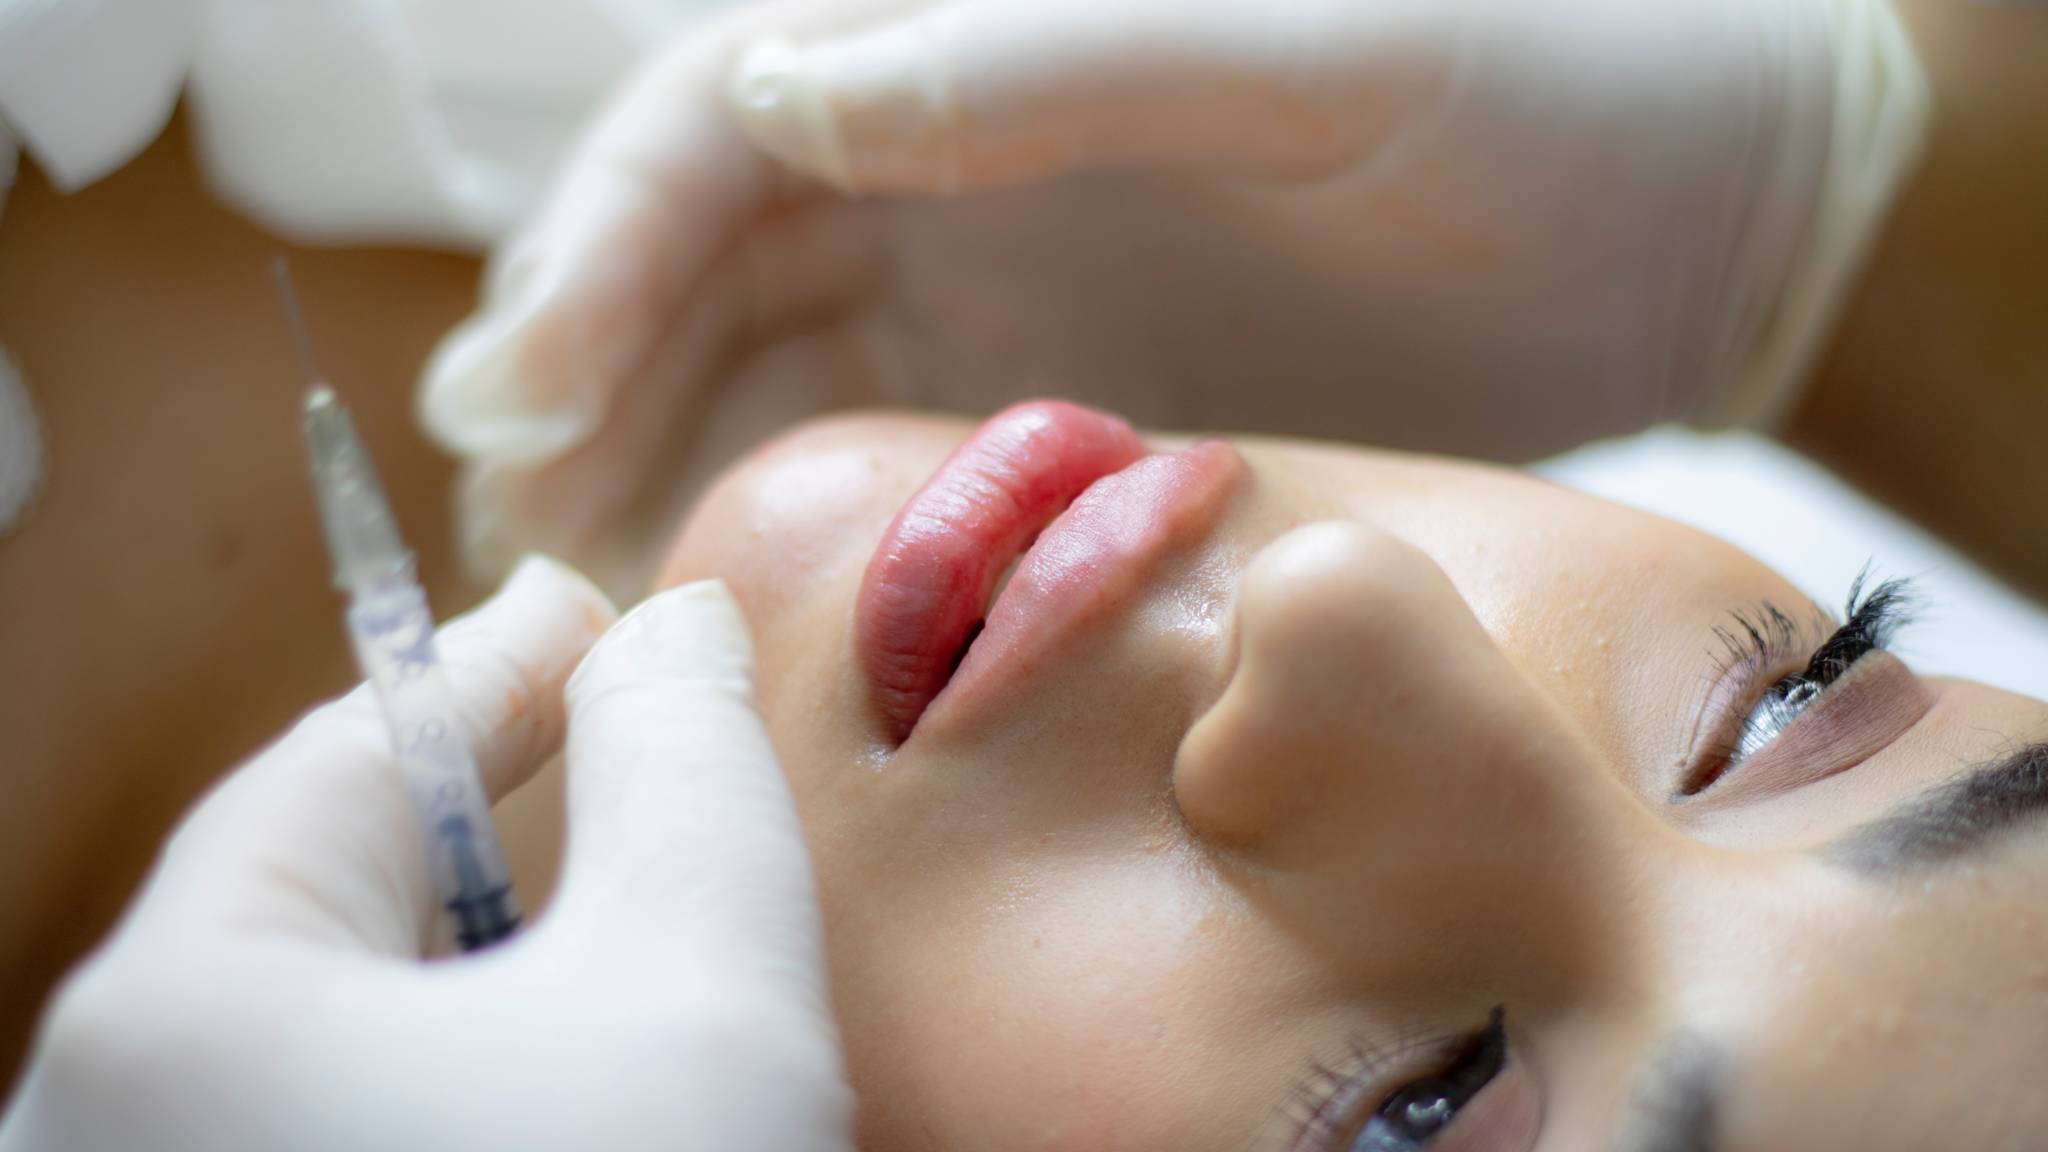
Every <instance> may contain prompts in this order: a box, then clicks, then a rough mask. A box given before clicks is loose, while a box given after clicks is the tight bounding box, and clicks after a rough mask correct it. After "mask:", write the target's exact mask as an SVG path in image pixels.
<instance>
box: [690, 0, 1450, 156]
mask: <svg viewBox="0 0 2048 1152" xmlns="http://www.w3.org/2000/svg"><path fill="white" fill-rule="evenodd" d="M1447 7H1448V6H1445V5H1441V4H1434V3H1427V2H1421V0H1389V2H1385V3H1373V4H1355V3H1352V4H1346V3H1319V4H1272V3H1266V2H1263V0H1194V2H1190V0H1138V2H1137V3H1129V4H1119V5H1114V6H1111V7H1107V8H1106V7H1105V6H1103V5H1102V4H1100V3H1095V2H1093V0H1049V2H1045V3H1034V4H1017V3H1013V2H1011V0H956V2H952V3H937V4H929V5H926V6H924V7H921V8H919V9H916V10H915V11H913V12H911V13H909V14H908V15H906V16H905V17H903V18H901V19H899V20H896V21H894V22H891V23H888V24H884V25H880V26H875V27H870V28H866V29H863V30H861V31H858V32H855V33H853V34H850V35H845V36H841V37H836V38H830V39H812V40H809V41H805V40H802V39H799V38H796V37H775V38H770V39H765V40H762V41H759V42H757V43H755V44H753V45H752V46H751V47H749V49H748V50H747V52H746V53H745V54H744V55H742V56H741V57H740V59H739V61H738V63H737V64H736V65H735V67H734V71H733V75H732V78H731V81H730V84H729V91H728V99H729V100H730V102H731V103H732V106H733V108H734V112H735V114H736V115H737V116H738V117H739V119H740V121H741V122H742V123H743V124H745V125H746V127H747V131H748V132H749V134H751V135H752V136H753V138H754V140H755V142H756V143H758V144H759V145H760V146H761V147H762V148H763V149H764V150H765V151H767V152H769V153H771V154H773V155H775V156H776V157H778V158H779V159H781V160H782V161H783V162H784V163H786V164H788V165H789V166H790V167H792V168H794V169H796V170H797V171H799V172H803V173H806V174H808V175H811V176H813V177H816V178H818V179H821V180H824V181H826V182H828V183H830V184H832V185H834V186H835V187H838V188H840V189H843V190H848V191H860V192H907V193H935V194H944V193H951V192H959V191H965V190H969V189H977V188H986V187H992V186H999V185H1006V184H1014V183H1019V182H1023V181H1027V180H1031V179H1036V178H1040V177H1045V176H1049V175H1053V174H1056V173H1059V172H1063V171H1067V170H1071V169H1075V168H1083V167H1092V166H1114V165H1136V164H1146V163H1159V162H1175V161H1184V162H1199V163H1210V164H1216V165H1219V166H1224V167H1230V168H1233V169H1236V170H1240V171H1246V172H1252V173H1257V174H1262V175H1270V176H1281V177H1306V176H1313V175H1320V174H1324V173H1327V172H1329V171H1332V170H1335V169H1336V168H1337V167H1339V166H1340V165H1342V164H1344V163H1346V162H1348V161H1350V160H1353V159H1356V158H1357V157H1358V156H1360V155H1361V154H1362V153H1363V152H1364V151H1365V150H1366V149H1368V148H1370V147H1372V146H1373V145H1374V144H1375V143H1377V142H1379V141H1382V140H1384V139H1385V138H1386V136H1387V135H1388V133H1389V132H1390V131H1392V130H1393V128H1394V127H1395V126H1397V125H1401V124H1405V123H1410V122H1413V121H1414V120H1415V119H1417V118H1418V115H1417V111H1416V105H1417V104H1418V103H1420V102H1426V101H1429V100H1433V99H1437V98H1439V97H1440V96H1441V95H1442V92H1443V90H1444V88H1445V86H1446V85H1447V84H1448V83H1449V77H1450V72H1451V71H1452V68H1451V64H1450V61H1451V59H1452V58H1453V55H1454V53H1453V52H1452V51H1450V48H1451V45H1452V38H1453V36H1454V33H1453V31H1452V30H1453V29H1454V27H1455V24H1456V21H1455V19H1454V18H1451V17H1448V16H1447V15H1446V11H1447Z"/></svg>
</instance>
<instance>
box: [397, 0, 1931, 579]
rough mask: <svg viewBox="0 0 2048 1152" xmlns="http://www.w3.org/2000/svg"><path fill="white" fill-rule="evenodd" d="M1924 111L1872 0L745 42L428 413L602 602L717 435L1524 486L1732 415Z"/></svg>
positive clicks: (961, 16)
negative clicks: (859, 432)
mask: <svg viewBox="0 0 2048 1152" xmlns="http://www.w3.org/2000/svg"><path fill="white" fill-rule="evenodd" d="M1917 80H1918V72H1917V69H1916V67H1915V65H1914V63H1913V60H1912V54H1911V50H1910V46H1909V45H1908V44H1907V42H1906V41H1905V39H1904V35H1903V32H1902V31H1901V30H1900V27H1899V25H1898V24H1897V22H1896V20H1895V18H1894V17H1893V15H1892V14H1891V12H1890V10H1889V9H1888V8H1887V7H1885V5H1884V3H1883V0H1769V2H1760V0H1741V2H1736V3H1729V2H1727V0H1672V2H1669V3H1661V4H1655V5H1643V4H1639V3H1633V2H1631V0H1558V2H1554V3H1542V4H1538V3H1530V2H1527V0H1391V2H1376V3H1370V4H1365V3H1348V2H1343V0H1307V2H1290V3H1274V2H1272V0H1118V2H1117V3H1112V4H1108V5H1105V4H1103V3H1101V2H1099V0H1043V2H1038V3H1030V4H1019V3H1014V2H1011V0H931V2H925V3H906V2H903V0H897V2H895V3H887V2H882V3H877V2H874V0H869V2H868V3H864V4H863V3H857V2H854V0H812V2H810V3H803V2H795V3H784V4H781V5H777V6H773V7H769V8H765V9H750V10H747V11H745V12H742V13H740V14H738V15H737V16H735V17H734V18H732V19H730V20H727V21H726V22H724V23H722V24H720V25H718V26H716V27H713V28H711V29H710V30H708V31H705V32H702V33H699V34H697V35H694V36H691V37H688V38H686V39H685V40H683V41H681V42H679V43H677V44H675V45H673V46H671V47H670V48H669V49H668V50H667V51H666V52H665V53H663V54H662V55H661V56H660V57H659V58H658V59H656V60H655V61H654V62H653V63H651V64H650V65H648V66H647V68H646V70H645V71H644V72H643V73H642V74H641V75H639V76H638V77H637V78H636V79H635V80H634V81H633V82H632V83H631V84H630V85H629V86H628V87H627V88H626V89H625V90H624V91H623V92H622V93H621V94H620V95H619V96H618V97H617V99H616V100H615V102H614V103H613V105H612V106H611V108H610V111H609V113H608V114H607V115H606V116H605V118H604V120H603V122H602V123H601V124H600V125H599V126H598V128H597V129H596V131H595V132H594V133H593V134H592V135H591V137H590V139H589V141H588V142H587V144H586V146H585V147H584V148H583V149H582V151H581V153H580V155H579V156H578V157H577V159H576V160H575V161H574V162H573V164H572V165H571V167H570V169H569V171H568V172H567V174H566V177H565V179H564V180H563V182H562V184H561V186H560V189H559V191H558V194H557V196H556V197H555V200H554V203H553V205H552V207H551V209H550V210H549V211H547V212H546V213H545V214H544V215H543V216H542V217H541V218H540V219H539V220H538V221H537V222H536V223H535V224H534V225H533V226H532V227H531V228H530V229H529V230H528V231H527V232H526V233H525V234H524V235H522V236H520V237H519V238H517V239H515V240H514V241H512V242H511V243H510V244H509V245H508V246H507V248H506V249H505V250H504V251H502V252H501V253H500V254H499V256H498V259H497V261H496V266H495V268H494V269H493V272H492V275H491V276H490V278H489V283H488V286H487V290H486V292H485V295H484V302H483V306H482V308H481V310H480V311H479V312H478V313H477V315H476V316H474V317H472V318H471V319H470V320H469V321H468V322H467V323H466V324H465V325H464V326H463V327H462V328H461V329H460V330H458V331H457V332H456V333H455V334H453V335H452V336H451V337H450V338H449V339H448V340H447V342H446V343H445V344H444V345H443V347H442V348H441V350H440V352H439V354H438V356H437V358H436V360H435V362H434V363H433V364H432V365H431V367H430V370H429V372H428V374H427V380H426V384H425V388H424V392H423V398H422V410H423V415H424V417H425V420H426V423H427V425H428V427H429V428H430V429H432V430H433V432H434V433H435V434H436V435H437V436H438V437H439V438H440V439H441V440H442V441H443V442H444V443H446V444H448V445H450V446H451V447H453V448H454V449H455V450H457V451H458V452H460V453H462V454H463V455H464V456H465V457H466V458H467V460H468V463H469V465H470V475H469V480H468V483H467V486H466V490H465V496H464V508H465V529H466V531H467V532H468V534H469V535H468V544H469V547H470V551H471V554H472V555H473V556H475V557H477V558H479V559H481V560H483V561H485V562H486V563H488V562H489V561H490V560H491V558H492V557H493V556H496V555H504V554H508V553H510V552H512V551H514V550H517V549H520V548H524V547H530V546H536V545H538V546H544V547H546V548H549V549H550V550H557V551H561V552H564V553H566V554H569V555H573V556H576V557H578V558H579V559H583V560H585V561H586V562H588V563H591V564H594V565H596V566H597V567H598V569H599V570H600V571H601V572H604V573H606V574H608V575H612V574H616V575H617V577H618V578H620V579H623V580H627V581H631V580H634V579H640V578H642V575H643V574H644V573H645V572H646V571H647V569H648V566H649V560H650V553H649V551H648V549H649V548H650V547H651V546H652V545H654V544H655V543H658V542H659V540H660V539H661V538H662V537H663V536H664V535H665V533H666V530H667V529H668V528H669V527H670V525H671V524H672V522H673V520H674V518H675V516H676V515H677V511H678V508H679V505H680V502H681V501H682V500H684V499H685V498H687V496H688V495H689V494H690V492H691V490H692V489H693V488H694V487H695V486H696V483H697V481H698V480H700V479H701V478H702V476H703V474H704V473H705V472H706V471H708V470H709V468H711V467H712V466H714V465H716V464H718V463H720V462H721V461H722V459H723V457H724V456H726V455H727V454H729V452H730V451H731V449H732V447H733V446H734V445H736V444H739V443H744V442H746V441H748V440H749V439H750V438H751V437H752V436H755V435H758V434H759V433H760V432H761V431H763V430H764V429H765V428H766V427H767V426H769V425H772V424H774V423H775V422H777V421H780V420H783V419H786V418H789V417H791V416H793V415H798V414H801V413H803V412H806V411H810V410H815V409H818V408H823V407H828V406H835V405H839V404H845V403H876V402H911V403H919V404H933V405H939V406H944V407H956V408H970V409H986V408H989V407H992V406H994V405H996V404H997V403H999V402H1001V401H1003V400H1006V399H1010V398H1013V397H1015V396H1017V395H1020V394H1023V393H1027V392H1028V393H1037V392H1043V391H1048V390H1051V391H1059V392H1066V393H1070V394H1073V395H1075V396H1077V397H1081V398H1084V399H1087V400H1091V401H1096V402H1102V403H1107V404H1110V405H1113V406H1115V407H1117V408H1119V409H1120V410H1121V411H1123V412H1125V413H1126V414H1128V415H1130V416H1132V417H1134V418H1135V419H1137V420H1138V421H1139V422H1141V423H1146V424H1167V425H1206V426H1211V427H1227V428H1230V429H1233V430H1270V431H1285V432H1296V433H1311V434H1316V435H1323V436H1341V437H1352V438H1361V439H1369V440H1374V441H1378V442H1381V443H1386V444H1392V445H1396V446H1408V447H1426V448H1431V449H1436V450H1445V451H1459V452H1466V453H1474V454H1483V455H1493V456H1505V457H1528V456H1532V455H1535V454H1539V453H1543V452H1547V451H1553V450H1556V449H1559V448H1562V447H1565V446H1569V445H1571V444H1574V443H1577V442H1579V441H1580V440H1582V439H1584V438H1587V437H1589V436H1592V435H1597V434H1602V433H1609V432H1617V431H1623V430H1629V429H1633V428H1636V427H1640V426H1642V425H1644V424H1646V423H1649V422H1652V421H1654V420H1658V419H1666V418H1674V417H1676V418H1684V417H1688V416H1699V415H1702V414H1705V415H1708V416H1720V417H1729V416H1736V415H1744V414H1751V415H1753V414H1756V413H1757V412H1760V411H1762V410H1763V409H1764V408H1765V407H1767V406H1768V403H1769V401H1770V399H1771V397H1772V396H1773V395H1781V394H1782V393H1783V391H1784V389H1783V385H1784V383H1785V382H1786V381H1788V380H1791V379H1794V378H1796V376H1797V375H1798V372H1799V369H1800V367H1801V366H1802V365H1803V363H1804V360H1805V358H1806V356H1807V355H1808V354H1809V353H1810V351H1811V348H1812V346H1813V344H1814V342H1815V340H1817V338H1818V336H1819V334H1820V333H1822V332H1824V331H1825V327H1826V325H1825V320H1826V318H1827V313H1828V306H1829V304H1830V303H1831V302H1832V301H1833V300H1834V299H1835V298H1837V297H1838V296H1839V293H1840V289H1841V285H1842V284H1843V283H1845V282H1846V278H1847V276H1848V274H1849V272H1850V271H1851V270H1852V269H1853V266H1854V256H1855V253H1856V251H1857V250H1858V249H1859V247H1860V243H1861V240H1862V239H1863V238H1864V237H1865V236H1867V235H1868V233H1869V231H1870V225H1871V223H1872V222H1873V221H1874V220H1875V219H1876V218H1877V214H1878V212H1879V211H1880V210H1881V208H1882V206H1883V204H1884V201H1885V199H1886V195H1887V194H1888V192H1889V190H1890V189H1891V187H1892V186H1893V185H1894V184H1895V183H1896V180H1897V176H1898V174H1899V172H1901V171H1902V170H1903V166H1904V164H1905V161H1906V158H1907V156H1909V155H1910V151H1911V149H1910V147H1909V145H1910V142H1911V140H1912V139H1914V138H1916V128H1917V124H1918V119H1917V116H1916V111H1917V109H1918V108H1919V106H1920V105H1919V103H1916V96H1917V91H1918V90H1917V88H1916V87H1915V85H1916V83H1917ZM743 131H744V133H746V135H744V136H743V135H742V132H743ZM749 140H751V142H752V143H753V144H755V145H758V146H759V148H760V149H761V150H763V151H765V152H766V153H767V154H769V155H772V156H774V157H776V158H777V159H778V160H780V161H781V162H782V165H781V166H776V165H773V164H769V163H766V162H764V161H763V159H762V157H761V155H760V153H757V152H756V151H754V150H753V149H752V148H750V147H749ZM792 173H795V174H800V176H799V175H792Z"/></svg>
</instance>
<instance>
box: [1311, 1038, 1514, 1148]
mask: <svg viewBox="0 0 2048 1152" xmlns="http://www.w3.org/2000/svg"><path fill="white" fill-rule="evenodd" d="M1506 1031H1507V1010H1506V1008H1505V1007H1500V1006H1496V1007H1495V1008H1494V1009H1493V1011H1492V1012H1490V1013H1489V1014H1488V1015H1487V1021H1486V1027H1484V1028H1482V1029H1480V1030H1479V1031H1477V1032H1473V1031H1470V1030H1465V1029H1459V1030H1446V1031H1437V1032H1415V1033H1410V1034H1407V1035H1403V1036H1397V1037H1395V1038H1394V1039H1393V1040H1391V1041H1388V1042H1386V1043H1384V1044H1375V1043H1374V1042H1372V1041H1370V1040H1367V1039H1365V1038H1363V1037H1360V1036H1356V1035H1354V1036H1352V1037H1350V1038H1349V1039H1348V1040H1347V1041H1346V1045H1347V1047H1348V1049H1349V1051H1348V1053H1347V1055H1346V1056H1345V1058H1344V1059H1342V1060H1340V1061H1339V1062H1338V1063H1339V1066H1338V1067H1332V1066H1330V1065H1328V1064H1325V1063H1323V1062H1322V1061H1321V1060H1311V1061H1309V1070H1308V1072H1307V1073H1305V1074H1304V1075H1303V1076H1302V1077H1301V1078H1300V1079H1298V1080H1296V1081H1295V1084H1294V1088H1293V1091H1291V1092H1290V1093H1289V1094H1288V1099H1287V1102H1286V1103H1285V1104H1283V1105H1282V1106H1281V1109H1280V1110H1281V1112H1282V1113H1283V1114H1284V1115H1285V1116H1286V1117H1287V1119H1288V1121H1289V1122H1290V1123H1291V1124H1292V1125H1293V1127H1294V1135H1293V1137H1292V1139H1290V1140H1289V1141H1288V1142H1287V1150H1288V1152H1324V1150H1325V1149H1328V1148H1330V1147H1331V1146H1332V1141H1333V1140H1335V1139H1336V1138H1337V1136H1338V1135H1339V1132H1338V1128H1339V1126H1340V1125H1342V1124H1343V1123H1344V1122H1345V1121H1346V1120H1349V1119H1352V1118H1353V1116H1354V1114H1356V1113H1358V1112H1359V1109H1358V1108H1356V1107H1352V1106H1350V1105H1353V1104H1355V1102H1356V1100H1357V1099H1358V1098H1359V1097H1360V1096H1362V1095H1363V1094H1364V1093H1366V1092H1368V1091H1372V1090H1378V1091H1380V1092H1381V1093H1382V1094H1390V1093H1392V1092H1394V1091H1397V1090H1398V1089H1399V1088H1400V1087H1401V1085H1399V1084H1389V1083H1383V1081H1384V1080H1385V1079H1386V1078H1387V1077H1388V1076H1389V1075H1390V1074H1391V1073H1393V1072H1395V1071H1397V1070H1406V1071H1410V1072H1412V1073H1413V1074H1414V1075H1416V1076H1423V1075H1427V1074H1429V1072H1430V1070H1431V1069H1434V1068H1449V1067H1454V1066H1456V1065H1457V1064H1459V1063H1460V1062H1462V1061H1464V1060H1466V1059H1468V1058H1469V1057H1470V1056H1472V1055H1473V1054H1475V1053H1478V1052H1479V1051H1481V1050H1483V1049H1484V1048H1485V1047H1486V1046H1487V1045H1488V1044H1492V1045H1496V1046H1501V1045H1505V1043H1506ZM1425 1054H1426V1055H1427V1056H1428V1057H1429V1058H1428V1059H1426V1060H1425V1059H1423V1056H1424V1055H1425Z"/></svg>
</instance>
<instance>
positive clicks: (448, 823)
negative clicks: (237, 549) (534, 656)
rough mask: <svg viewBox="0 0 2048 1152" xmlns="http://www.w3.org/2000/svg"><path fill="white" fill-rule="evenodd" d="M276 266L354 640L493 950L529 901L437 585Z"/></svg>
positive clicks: (448, 876)
mask: <svg viewBox="0 0 2048 1152" xmlns="http://www.w3.org/2000/svg"><path fill="white" fill-rule="evenodd" d="M275 272H276V276H277V290H278V295H279V297H280V299H281V301H282V303H283V306H284V312H285V320H286V323H287V324H288V325H289V326H290V328H291V334H292V344H293V346H294V349H295V351H296V352H297V354H298V357H299V366H300V368H301V370H302V371H303V373H304V376H305V380H306V402H305V417H304V419H305V434H306V451H307V453H308V454H309V455H310V457H311V460H312V471H313V490H314V492H315V494H316V495H317V496H318V497H319V501H320V519H321V523H322V525H323V526H324V527H325V529H326V533H327V547H328V552H329V555H330V556H331V557H332V559H333V563H334V584H335V587H337V588H340V589H341V590H342V591H344V592H346V593H347V594H348V598H349V604H348V612H347V614H346V617H345V619H346V621H347V624H348V633H349V640H350V641H351V642H352V643H353V644H354V646H355V652H356V662H357V663H358V664H359V665H360V666H361V668H362V672H363V675H364V676H365V677H366V678H367V679H368V680H369V681H370V683H371V684H372V685H374V686H375V689H376V693H377V702H378V705H379V707H381V708H382V710H383V713H384V719H385V722H386V724H387V725H388V726H389V728H390V731H391V745H392V751H393V754H394V755H395V756H396V757H397V760H398V766H399V770H400V772H401V773H402V774H403V775H404V778H405V783H406V789H407V791H408V792H409V793H410V794H411V796H412V802H413V807H414V809H415V810H416V811H417V812H418V813H419V818H420V823H421V825H422V828H423V830H424V831H425V833H426V837H427V850H428V871H429V874H430V875H431V877H432V879H433V884H434V892H435V894H436V896H438V897H439V899H440V902H441V906H442V907H444V908H446V909H447V910H448V912H449V914H450V916H451V917H452V918H453V919H452V922H453V924H454V925H455V939H456V942H457V943H459V944H460V945H461V946H462V948H463V950H464V951H473V950H475V949H478V948H484V947H487V946H489V945H491V944H495V943H497V942H498V941H500V940H502V939H504V938H505V937H507V936H510V935H511V934H512V932H513V931H514V930H515V929H516V928H518V926H519V904H518V901H517V898H516V897H515V896H514V895H513V892H512V876H511V873H510V872H509V871H508V870H507V869H506V867H505V859H504V854H503V853H502V852H501V851H500V850H499V848H498V834H497V831H496V829H495V828H494V827H493V826H492V824H491V811H490V806H489V804H488V802H487V800H486V797H485V795H484V789H483V781H482V780H481V779H480V778H479V777H478V775H477V767H476V757H475V755H474V753H473V752H472V751H471V749H470V746H469V741H468V739H467V738H466V737H465V736H464V735H463V731H462V726H461V724H460V723H459V722H458V717H457V716H456V715H455V713H454V700H453V697H452V696H451V695H450V693H449V690H448V680H447V676H446V674H445V673H444V672H443V671H442V669H441V662H440V659H439V657H438V656H437V655H436V653H435V650H434V618H433V616H432V615H431V614H430V613H429V612H428V609H427V596H426V592H425V590H424V589H422V588H421V587H420V584H419V579H418V577H417V576H416V574H415V572H414V566H413V555H412V552H411V551H409V550H408V549H407V548H406V547H405V544H404V542H403V541H402V540H400V538H399V535H398V522H397V520H396V519H394V518H393V516H392V514H391V503H390V501H389V500H388V499H386V498H385V495H384V488H383V485H381V484H380V483H379V482H378V480H377V471H376V468H375V467H374V466H373V465H372V464H371V463H370V456H369V453H368V452H367V451H366V450H365V449H364V448H363V442H362V440H361V438H359V437H358V436H357V435H356V430H355V423H354V421H352V420H350V419H349V415H348V410H347V409H345V408H343V407H342V406H341V401H340V400H338V399H337V398H336V397H335V395H334V390H333V389H332V388H330V387H329V386H328V385H327V383H326V382H325V381H324V380H323V379H321V376H320V372H319V369H318V368H317V367H316V366H315V363H314V360H313V353H312V343H311V341H310V340H309V339H308V338H307V335H306V329H305V321H304V319H303V317H302V316H301V314H300V312H299V306H298V300H297V297H296V295H295V294H294V293H293V291H292V283H291V277H290V273H289V272H288V271H287V270H286V268H285V264H284V260H283V259H282V258H280V259H279V260H278V262H277V264H276V266H275Z"/></svg>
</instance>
